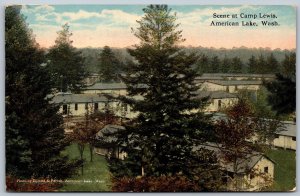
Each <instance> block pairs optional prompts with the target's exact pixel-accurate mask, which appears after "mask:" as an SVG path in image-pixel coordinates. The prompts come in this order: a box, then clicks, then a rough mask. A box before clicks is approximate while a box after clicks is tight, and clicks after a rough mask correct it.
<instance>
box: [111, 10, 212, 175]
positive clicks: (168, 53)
mask: <svg viewBox="0 0 300 196" xmlns="http://www.w3.org/2000/svg"><path fill="white" fill-rule="evenodd" d="M143 11H144V13H145V15H144V16H143V18H142V19H141V20H140V21H137V22H138V25H139V27H138V28H137V30H136V31H134V35H135V36H136V37H137V38H139V40H140V43H139V45H135V46H134V48H133V49H128V52H129V53H130V54H131V55H132V56H133V57H134V58H135V59H136V60H137V63H136V64H131V66H130V67H129V68H128V73H127V74H126V76H124V77H123V80H124V81H125V83H126V85H127V87H128V93H129V94H128V95H129V96H131V97H132V96H136V95H141V96H142V97H143V99H142V100H135V99H128V98H125V99H124V101H125V102H127V103H129V104H130V105H131V106H132V108H133V110H134V111H136V112H139V115H138V117H137V118H136V119H134V120H133V121H131V122H129V123H127V124H125V126H126V131H120V132H118V133H117V136H118V139H119V144H120V145H122V146H123V148H124V150H125V151H126V152H127V153H128V157H127V158H126V159H125V160H124V162H122V163H119V165H118V164H116V163H114V164H111V168H113V169H114V171H120V170H118V169H117V168H118V167H119V168H122V169H124V168H126V171H127V172H126V174H124V173H123V175H135V176H137V175H145V176H160V175H164V174H166V175H176V174H178V173H182V174H183V175H186V176H193V171H194V170H193V169H191V167H195V162H196V161H193V158H196V157H198V158H199V156H198V155H197V156H196V154H197V153H195V152H194V151H193V150H192V149H193V146H195V145H197V144H199V143H200V142H203V141H206V137H207V134H208V133H209V128H210V127H211V124H210V117H209V116H206V115H204V114H203V113H202V112H201V111H200V109H202V108H203V107H204V105H205V104H206V99H205V100H204V99H202V100H199V99H196V97H195V96H196V94H195V93H194V92H195V91H197V90H198V88H199V87H197V86H196V85H195V83H194V79H195V77H196V76H197V73H196V71H195V70H194V69H193V68H192V65H194V64H195V63H196V60H197V56H196V55H195V54H189V55H187V54H186V53H185V52H183V51H181V50H180V49H179V47H178V44H179V43H181V42H182V41H184V39H183V38H182V35H181V32H182V31H181V30H177V28H178V26H179V25H178V24H176V23H175V21H176V15H174V14H172V13H171V9H169V8H168V6H166V5H150V6H147V8H145V9H143ZM139 83H141V84H144V85H147V88H137V86H138V84H139ZM192 110H195V111H197V112H193V113H192V112H190V111H192ZM200 157H201V155H200ZM202 158H203V157H202ZM202 163H203V165H210V163H209V164H207V162H205V160H203V159H202ZM200 165H201V161H198V162H197V166H199V167H200ZM122 171H125V169H124V170H122Z"/></svg>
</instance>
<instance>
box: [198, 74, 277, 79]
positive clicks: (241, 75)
mask: <svg viewBox="0 0 300 196" xmlns="http://www.w3.org/2000/svg"><path fill="white" fill-rule="evenodd" d="M201 77H247V78H275V77H276V76H275V74H243V73H204V74H202V75H201V76H200V78H201Z"/></svg>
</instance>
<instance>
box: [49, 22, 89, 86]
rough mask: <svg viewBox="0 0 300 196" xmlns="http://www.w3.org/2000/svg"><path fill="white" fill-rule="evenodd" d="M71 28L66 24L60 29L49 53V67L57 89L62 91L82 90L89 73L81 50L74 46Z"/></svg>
mask: <svg viewBox="0 0 300 196" xmlns="http://www.w3.org/2000/svg"><path fill="white" fill-rule="evenodd" d="M69 28H70V27H69V25H68V24H65V25H63V26H62V30H61V31H58V37H57V38H56V40H55V45H54V46H52V47H51V48H50V50H49V53H48V55H47V58H48V61H47V62H48V64H47V68H48V70H49V71H50V72H51V74H52V78H53V79H54V81H55V84H56V85H55V86H56V88H57V89H59V90H60V91H62V92H66V91H68V90H71V91H74V92H80V89H81V88H82V87H83V86H84V83H83V79H84V78H85V77H86V76H87V73H86V70H85V65H84V58H83V57H82V55H81V52H79V51H77V50H76V48H75V47H73V46H72V42H73V41H72V40H71V36H72V33H71V32H70V30H69Z"/></svg>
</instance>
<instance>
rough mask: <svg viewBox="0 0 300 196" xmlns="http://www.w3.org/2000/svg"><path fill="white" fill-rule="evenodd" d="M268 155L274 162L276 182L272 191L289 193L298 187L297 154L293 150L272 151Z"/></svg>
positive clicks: (271, 188)
mask: <svg viewBox="0 0 300 196" xmlns="http://www.w3.org/2000/svg"><path fill="white" fill-rule="evenodd" d="M267 155H268V156H269V157H270V158H271V159H272V160H274V161H275V162H276V163H277V164H276V165H275V182H274V184H273V186H272V187H270V188H269V190H270V191H289V190H292V189H293V188H294V187H295V186H296V153H295V151H292V150H283V149H277V150H270V151H269V152H267Z"/></svg>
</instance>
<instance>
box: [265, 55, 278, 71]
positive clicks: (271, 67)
mask: <svg viewBox="0 0 300 196" xmlns="http://www.w3.org/2000/svg"><path fill="white" fill-rule="evenodd" d="M278 71H279V63H278V61H277V59H276V58H275V57H274V55H273V53H271V54H270V56H268V58H267V60H266V71H265V73H278Z"/></svg>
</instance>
